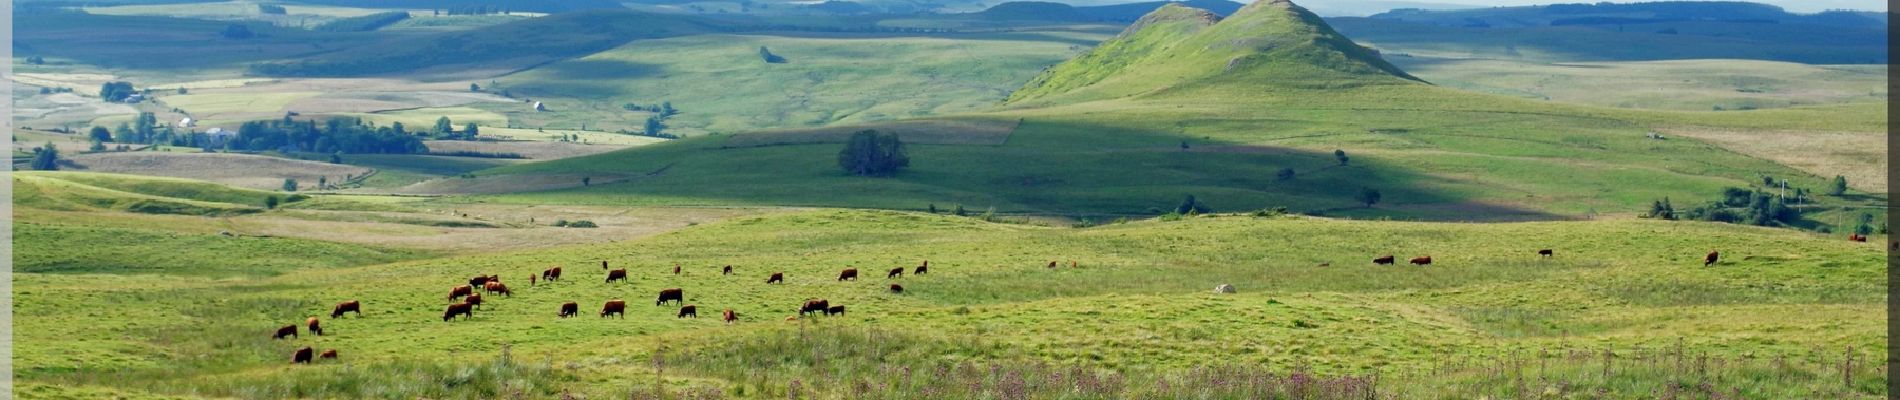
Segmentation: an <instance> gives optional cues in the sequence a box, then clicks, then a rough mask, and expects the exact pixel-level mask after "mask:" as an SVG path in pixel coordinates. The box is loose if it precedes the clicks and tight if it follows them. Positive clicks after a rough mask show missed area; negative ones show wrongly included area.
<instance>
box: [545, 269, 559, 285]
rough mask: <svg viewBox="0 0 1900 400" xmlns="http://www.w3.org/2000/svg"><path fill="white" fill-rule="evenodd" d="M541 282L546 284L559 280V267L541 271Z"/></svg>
mask: <svg viewBox="0 0 1900 400" xmlns="http://www.w3.org/2000/svg"><path fill="white" fill-rule="evenodd" d="M541 280H544V281H548V282H553V281H558V280H561V267H554V268H548V269H547V270H544V271H541Z"/></svg>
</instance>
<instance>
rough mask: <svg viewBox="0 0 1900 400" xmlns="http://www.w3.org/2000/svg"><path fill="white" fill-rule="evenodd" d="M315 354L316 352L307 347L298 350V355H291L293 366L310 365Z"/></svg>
mask: <svg viewBox="0 0 1900 400" xmlns="http://www.w3.org/2000/svg"><path fill="white" fill-rule="evenodd" d="M313 352H315V350H311V349H310V347H307V346H306V347H304V348H301V349H297V352H296V353H291V354H290V363H291V364H309V363H310V355H311V354H312V353H313Z"/></svg>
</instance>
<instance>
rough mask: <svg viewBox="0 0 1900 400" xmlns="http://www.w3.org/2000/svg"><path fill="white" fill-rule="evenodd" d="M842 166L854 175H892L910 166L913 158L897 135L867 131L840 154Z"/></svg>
mask: <svg viewBox="0 0 1900 400" xmlns="http://www.w3.org/2000/svg"><path fill="white" fill-rule="evenodd" d="M838 166H839V167H841V168H844V170H845V172H848V173H851V174H852V175H858V176H890V175H892V174H896V173H897V171H898V170H900V169H903V168H904V167H907V166H910V156H909V155H907V154H905V152H904V142H903V141H902V140H899V139H898V137H897V134H894V133H893V134H884V133H879V132H878V131H875V130H864V131H858V132H857V133H854V134H852V135H851V139H850V140H849V141H847V142H846V143H845V146H844V150H841V151H839V152H838Z"/></svg>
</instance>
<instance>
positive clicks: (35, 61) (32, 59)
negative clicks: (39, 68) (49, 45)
mask: <svg viewBox="0 0 1900 400" xmlns="http://www.w3.org/2000/svg"><path fill="white" fill-rule="evenodd" d="M26 63H27V64H32V65H41V64H46V59H45V58H41V57H40V56H28V57H27V58H26Z"/></svg>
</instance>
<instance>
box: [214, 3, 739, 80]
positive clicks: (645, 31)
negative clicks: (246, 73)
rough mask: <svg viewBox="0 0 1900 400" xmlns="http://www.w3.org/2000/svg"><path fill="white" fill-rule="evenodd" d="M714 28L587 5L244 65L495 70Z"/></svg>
mask: <svg viewBox="0 0 1900 400" xmlns="http://www.w3.org/2000/svg"><path fill="white" fill-rule="evenodd" d="M721 29H723V28H722V27H721V26H720V24H719V23H716V22H712V21H709V20H705V19H700V18H696V17H691V16H682V15H662V14H653V13H645V12H638V11H631V10H595V11H589V12H580V13H563V14H555V15H551V16H547V17H542V18H530V19H525V20H519V21H514V22H508V23H503V24H498V25H491V26H486V27H481V28H476V29H471V30H464V31H454V32H443V33H434V34H427V35H421V36H409V35H404V36H393V37H389V38H387V39H384V40H381V41H378V42H375V43H371V44H366V45H362V46H357V47H353V48H350V49H348V50H347V51H337V52H330V53H325V54H320V55H315V56H309V57H302V58H297V59H294V60H285V61H273V62H264V63H257V64H253V65H251V67H250V69H251V72H253V73H257V74H260V75H269V76H361V75H377V74H389V73H399V72H412V71H416V70H421V69H426V68H444V67H445V66H450V65H459V66H469V67H472V68H471V69H475V70H482V71H488V72H490V73H500V72H506V71H510V70H514V69H519V68H522V67H526V66H530V65H534V64H539V63H545V62H549V61H554V60H560V59H565V58H570V57H576V56H581V55H585V54H591V53H595V52H599V51H602V50H606V49H610V48H613V47H614V46H619V45H622V44H625V43H626V42H628V41H633V40H640V39H654V38H664V37H674V36H685V35H693V34H700V33H709V32H718V31H720V30H721Z"/></svg>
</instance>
